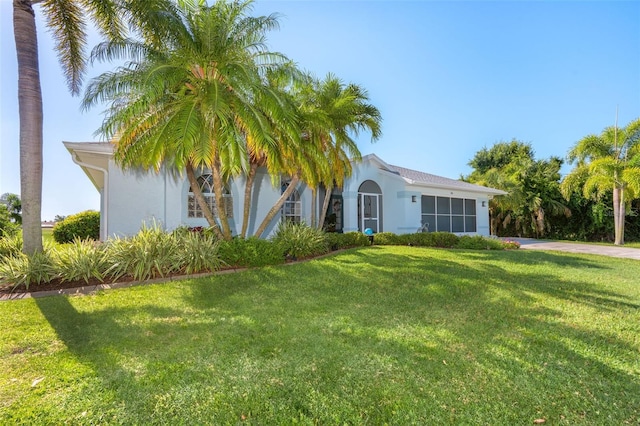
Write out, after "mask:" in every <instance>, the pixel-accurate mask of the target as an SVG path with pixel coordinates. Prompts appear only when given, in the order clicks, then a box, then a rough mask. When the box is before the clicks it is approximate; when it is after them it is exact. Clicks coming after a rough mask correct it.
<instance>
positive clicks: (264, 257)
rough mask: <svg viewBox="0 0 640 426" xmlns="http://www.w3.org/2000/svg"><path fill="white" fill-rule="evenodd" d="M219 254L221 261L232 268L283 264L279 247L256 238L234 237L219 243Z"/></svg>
mask: <svg viewBox="0 0 640 426" xmlns="http://www.w3.org/2000/svg"><path fill="white" fill-rule="evenodd" d="M219 252H220V258H221V259H222V261H223V262H224V263H225V264H227V265H229V266H232V267H240V268H253V267H257V266H267V265H278V264H280V263H283V262H284V254H283V252H282V248H281V247H280V246H278V245H277V244H274V243H273V242H271V241H269V240H263V239H260V238H257V237H251V238H247V239H244V238H239V237H236V238H232V239H231V240H229V241H221V242H220V249H219Z"/></svg>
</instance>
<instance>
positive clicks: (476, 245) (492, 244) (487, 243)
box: [455, 235, 505, 250]
mask: <svg viewBox="0 0 640 426" xmlns="http://www.w3.org/2000/svg"><path fill="white" fill-rule="evenodd" d="M455 248H458V249H467V250H504V248H505V246H504V243H503V242H502V241H501V240H498V239H495V238H485V237H483V236H482V235H474V236H470V235H463V236H461V237H460V238H459V239H458V242H457V244H456V246H455Z"/></svg>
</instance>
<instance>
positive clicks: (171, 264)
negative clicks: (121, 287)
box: [106, 225, 181, 280]
mask: <svg viewBox="0 0 640 426" xmlns="http://www.w3.org/2000/svg"><path fill="white" fill-rule="evenodd" d="M180 253H181V251H180V246H179V244H178V241H177V239H176V238H175V237H174V236H173V235H172V234H168V233H166V232H164V231H163V230H162V229H161V228H160V227H159V226H157V225H153V226H151V227H149V226H147V225H144V226H143V227H142V229H141V230H140V232H139V233H137V234H136V235H135V236H133V237H131V238H119V237H116V238H114V239H111V240H109V241H108V243H107V248H106V258H107V259H108V262H109V263H110V266H109V269H108V274H109V275H111V276H112V277H113V278H114V279H118V278H120V277H122V276H130V277H132V278H134V279H136V280H148V279H150V278H156V277H164V276H166V275H169V274H171V273H174V272H178V271H179V270H180V269H181V262H180Z"/></svg>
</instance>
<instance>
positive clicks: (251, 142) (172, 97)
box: [84, 0, 288, 239]
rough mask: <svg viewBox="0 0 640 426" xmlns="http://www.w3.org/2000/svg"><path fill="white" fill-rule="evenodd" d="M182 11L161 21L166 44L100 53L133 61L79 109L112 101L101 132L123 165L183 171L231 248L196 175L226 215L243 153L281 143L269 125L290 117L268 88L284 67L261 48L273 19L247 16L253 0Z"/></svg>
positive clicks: (96, 86) (99, 83)
mask: <svg viewBox="0 0 640 426" xmlns="http://www.w3.org/2000/svg"><path fill="white" fill-rule="evenodd" d="M180 6H181V8H180V11H179V13H177V14H168V13H166V14H165V16H166V20H165V22H164V25H163V27H162V28H163V29H164V32H165V35H164V37H165V42H164V45H162V46H154V45H149V44H144V43H135V42H131V41H126V42H123V43H121V42H118V43H105V44H103V45H102V46H99V47H98V48H97V49H96V57H99V58H104V59H114V58H122V57H133V58H134V60H133V61H131V62H129V63H128V65H126V66H124V67H120V68H119V69H118V70H117V71H116V72H112V73H105V74H102V75H101V76H99V77H98V78H96V79H94V80H93V81H92V82H91V83H90V85H89V86H88V88H87V92H86V95H85V99H84V106H85V107H86V108H88V107H90V106H93V105H94V104H96V103H97V102H100V101H108V102H110V109H109V111H108V113H107V117H106V119H105V122H104V124H103V126H102V127H101V129H100V130H99V132H100V133H102V134H104V135H105V136H106V137H107V138H110V139H111V138H114V140H115V144H116V148H115V158H116V161H117V162H118V163H119V165H120V166H122V167H124V168H135V167H141V168H143V169H147V170H148V169H153V170H156V171H159V170H160V169H161V168H162V167H166V168H168V169H170V170H172V171H173V172H175V173H178V174H181V173H182V171H183V170H186V175H187V178H188V180H189V183H190V184H191V189H192V191H193V192H194V195H195V198H196V200H197V202H198V203H199V205H200V207H201V208H202V211H203V213H204V216H205V217H206V219H207V221H208V223H209V225H210V226H211V227H212V228H213V229H214V232H215V233H216V234H217V235H218V237H220V238H225V239H230V238H231V237H232V234H231V229H230V227H229V223H228V218H227V214H226V209H224V208H217V209H216V210H217V211H216V212H215V215H214V212H212V211H211V209H210V208H209V207H208V205H207V203H206V202H205V199H204V196H203V194H202V191H201V190H200V186H199V184H198V181H197V177H196V173H197V172H198V171H201V170H205V169H207V170H211V174H212V176H213V188H214V193H215V201H216V206H223V203H224V201H223V192H224V186H225V184H226V183H227V181H228V180H229V179H230V178H231V177H233V176H237V175H240V174H245V173H246V172H247V171H248V169H249V163H248V147H265V146H272V145H274V144H277V141H275V140H274V133H273V126H272V123H273V122H279V121H281V119H282V116H283V115H284V114H286V110H285V108H283V107H282V102H281V100H280V98H279V97H278V93H277V92H275V91H271V90H269V88H268V86H266V85H265V84H264V81H265V78H266V74H267V73H268V72H269V70H272V69H275V68H278V67H280V66H282V64H284V63H286V62H288V60H287V58H286V57H284V56H283V55H281V54H278V53H273V52H269V51H268V50H267V48H266V45H265V41H266V32H267V31H268V30H271V29H275V28H277V27H278V20H277V16H275V15H270V16H261V17H251V16H248V13H249V12H250V11H251V1H244V2H232V3H228V2H225V1H219V2H216V3H215V4H214V5H213V6H210V7H209V6H206V5H204V4H203V3H202V2H198V3H196V2H195V1H186V0H185V1H182V2H180ZM256 102H260V105H256ZM265 111H268V112H269V114H270V116H267V115H266V113H265Z"/></svg>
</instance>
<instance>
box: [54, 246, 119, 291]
mask: <svg viewBox="0 0 640 426" xmlns="http://www.w3.org/2000/svg"><path fill="white" fill-rule="evenodd" d="M54 259H55V267H56V270H57V272H58V274H59V275H60V277H61V279H62V281H80V280H83V281H84V282H86V283H89V280H91V279H97V280H98V281H100V282H102V281H104V274H105V271H106V269H107V261H106V258H105V251H104V246H103V245H102V244H100V243H97V242H95V241H91V240H80V239H79V238H76V239H74V240H73V242H72V243H71V244H67V245H65V246H60V247H59V248H58V249H57V250H56V251H55V256H54Z"/></svg>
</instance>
